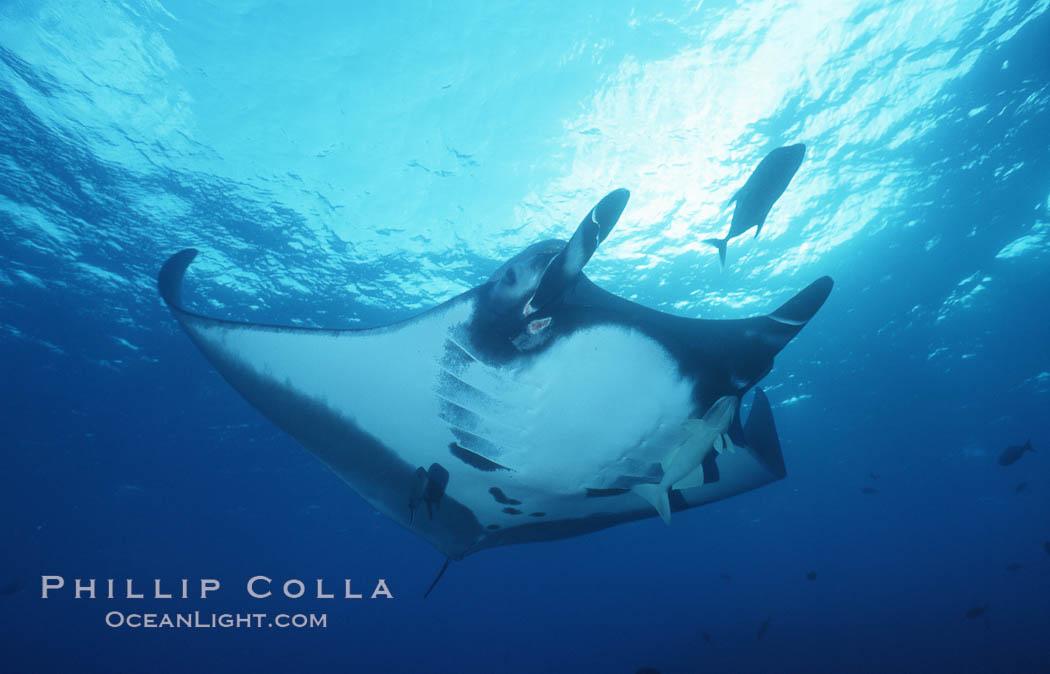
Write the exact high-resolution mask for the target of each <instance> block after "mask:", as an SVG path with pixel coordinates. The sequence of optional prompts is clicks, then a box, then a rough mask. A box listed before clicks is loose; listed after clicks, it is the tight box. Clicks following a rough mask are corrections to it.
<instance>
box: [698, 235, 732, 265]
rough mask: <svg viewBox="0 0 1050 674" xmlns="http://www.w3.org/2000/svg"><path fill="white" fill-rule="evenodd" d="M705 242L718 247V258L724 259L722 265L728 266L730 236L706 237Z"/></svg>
mask: <svg viewBox="0 0 1050 674" xmlns="http://www.w3.org/2000/svg"><path fill="white" fill-rule="evenodd" d="M703 243H706V244H707V245H709V246H714V247H715V248H717V249H718V259H719V260H721V261H722V266H723V267H725V266H726V244H727V243H729V238H728V237H726V238H725V239H704V241H703Z"/></svg>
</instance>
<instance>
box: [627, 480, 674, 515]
mask: <svg viewBox="0 0 1050 674" xmlns="http://www.w3.org/2000/svg"><path fill="white" fill-rule="evenodd" d="M632 491H634V493H636V494H638V495H639V496H641V497H642V498H644V499H645V500H646V501H648V502H649V504H650V505H652V507H654V508H656V512H658V513H660V517H662V518H663V520H664V524H671V499H670V497H669V496H668V494H667V489H666V488H665V487H662V486H660V485H658V484H652V483H647V484H636V485H634V487H633V488H632Z"/></svg>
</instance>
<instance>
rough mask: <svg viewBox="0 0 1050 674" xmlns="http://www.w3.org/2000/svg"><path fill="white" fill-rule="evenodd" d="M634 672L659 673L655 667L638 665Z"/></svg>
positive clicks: (637, 673)
mask: <svg viewBox="0 0 1050 674" xmlns="http://www.w3.org/2000/svg"><path fill="white" fill-rule="evenodd" d="M634 674H660V670H659V669H657V668H655V667H639V668H638V669H636V670H634Z"/></svg>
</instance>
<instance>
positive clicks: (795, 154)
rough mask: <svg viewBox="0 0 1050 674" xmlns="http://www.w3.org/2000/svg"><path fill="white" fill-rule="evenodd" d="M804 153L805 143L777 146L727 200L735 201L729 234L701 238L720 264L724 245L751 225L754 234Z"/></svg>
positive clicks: (788, 181)
mask: <svg viewBox="0 0 1050 674" xmlns="http://www.w3.org/2000/svg"><path fill="white" fill-rule="evenodd" d="M804 156H806V146H805V145H803V144H802V143H798V144H796V145H786V146H784V147H778V148H777V149H775V150H773V151H772V152H770V153H769V154H767V155H766V156H765V158H764V159H763V160H762V161H760V162H759V163H758V166H757V167H756V168H755V170H754V172H753V173H752V174H751V177H749V178H748V179H747V182H746V183H744V186H743V187H741V188H740V189H739V190H737V193H736V194H734V195H733V198H732V199H730V200H729V201H730V203H732V202H734V201H735V202H736V208H735V209H733V224H731V225H730V226H729V233H728V234H726V236H725V238H724V239H704V243H706V244H708V245H711V246H714V247H715V248H717V249H718V258H719V259H720V260H721V261H722V266H723V267H724V266H725V264H726V244H727V243H729V240H730V239H732V238H734V237H737V236H740V235H741V234H743V233H744V232H746V231H747V230H749V229H751V228H752V227H754V228H755V236H756V237H757V236H758V233H759V232H761V231H762V225H763V224H764V223H765V221H766V216H767V215H769V209H771V208H773V204H774V203H776V201H777V199H779V198H780V195H781V194H783V193H784V190H786V189H787V186H788V183H790V182H791V179H792V178H793V177H795V172H796V171H798V167H799V166H800V165H801V164H802V158H803V157H804Z"/></svg>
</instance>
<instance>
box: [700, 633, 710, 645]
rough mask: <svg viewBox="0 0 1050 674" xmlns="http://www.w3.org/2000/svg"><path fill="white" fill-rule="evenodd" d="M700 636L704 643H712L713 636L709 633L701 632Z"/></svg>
mask: <svg viewBox="0 0 1050 674" xmlns="http://www.w3.org/2000/svg"><path fill="white" fill-rule="evenodd" d="M700 636H702V637H703V638H704V643H705V644H709V643H711V635H710V634H708V633H707V632H701V633H700Z"/></svg>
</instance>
